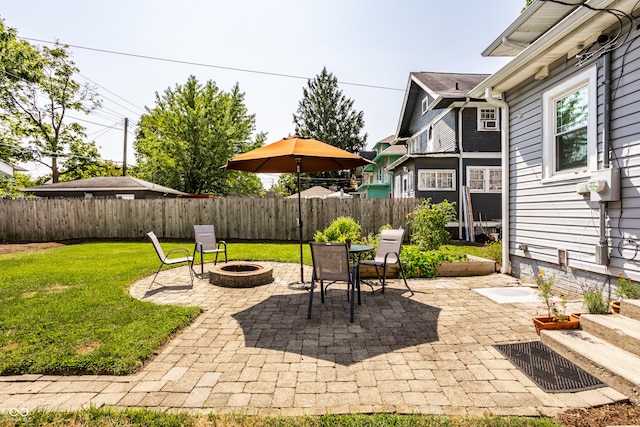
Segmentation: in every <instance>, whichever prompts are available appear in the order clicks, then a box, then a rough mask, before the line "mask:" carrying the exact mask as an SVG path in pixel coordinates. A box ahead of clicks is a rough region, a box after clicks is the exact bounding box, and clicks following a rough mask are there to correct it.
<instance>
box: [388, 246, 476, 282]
mask: <svg viewBox="0 0 640 427" xmlns="http://www.w3.org/2000/svg"><path fill="white" fill-rule="evenodd" d="M466 259H467V257H466V255H456V254H445V253H444V252H442V251H422V250H420V249H418V248H415V247H410V246H404V247H403V248H402V252H400V260H401V261H402V265H403V266H404V272H405V274H406V275H407V277H426V278H431V277H436V275H437V267H438V266H439V265H440V264H442V263H443V262H454V261H464V260H466Z"/></svg>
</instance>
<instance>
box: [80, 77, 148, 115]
mask: <svg viewBox="0 0 640 427" xmlns="http://www.w3.org/2000/svg"><path fill="white" fill-rule="evenodd" d="M78 75H79V76H81V77H83V78H84V79H86V80H89V81H90V82H91V83H93V84H94V85H96V86H98V87H101V88H102V89H104V90H106V91H107V92H109V93H110V94H112V95H114V96H117V97H118V98H120V99H121V100H123V101H124V102H126V103H127V104H130V105H132V106H134V107H135V108H137V109H138V110H140V111H142V112H143V113H144V112H145V110H144V108H140V107H139V106H137V105H136V104H134V103H133V102H131V101H129V100H127V99H125V98H123V97H121V96H120V95H118V94H117V93H115V92H113V91H111V90H109V89H107V88H106V87H104V86H102V85H101V84H100V83H96V82H95V81H93V80H91V79H90V78H89V77H87V76H85V75H83V74H82V73H78ZM102 97H103V98H105V99H109V98H107V97H106V96H104V95H102ZM109 101H111V102H113V103H114V104H116V105H117V106H119V107H122V108H124V109H125V110H128V111H130V112H132V113H133V114H138V113H137V112H135V111H133V110H129V109H128V108H127V107H125V106H123V105H120V104H118V103H117V102H115V101H113V100H111V99H109ZM138 115H139V114H138Z"/></svg>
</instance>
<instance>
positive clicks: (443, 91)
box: [411, 72, 489, 96]
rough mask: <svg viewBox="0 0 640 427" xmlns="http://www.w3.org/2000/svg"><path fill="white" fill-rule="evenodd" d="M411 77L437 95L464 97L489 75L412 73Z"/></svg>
mask: <svg viewBox="0 0 640 427" xmlns="http://www.w3.org/2000/svg"><path fill="white" fill-rule="evenodd" d="M411 76H412V77H414V78H415V79H417V80H418V81H419V82H420V83H421V84H422V85H423V86H425V87H426V88H428V89H429V90H430V91H431V92H434V93H436V94H438V95H443V96H464V95H465V94H466V93H467V92H468V91H470V90H471V89H473V88H474V87H476V86H477V85H478V84H480V82H482V81H483V80H484V79H486V78H487V77H489V74H462V73H434V72H413V73H411Z"/></svg>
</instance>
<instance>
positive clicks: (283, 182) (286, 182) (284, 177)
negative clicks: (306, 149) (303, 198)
mask: <svg viewBox="0 0 640 427" xmlns="http://www.w3.org/2000/svg"><path fill="white" fill-rule="evenodd" d="M297 179H298V178H297V176H296V174H295V173H283V174H281V175H280V177H279V178H278V183H277V184H276V185H275V186H274V187H273V191H274V192H275V193H276V194H277V195H279V196H282V197H287V196H290V195H292V194H294V193H297V192H298V181H297ZM300 186H301V187H302V182H301V183H300Z"/></svg>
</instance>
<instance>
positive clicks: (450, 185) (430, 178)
mask: <svg viewBox="0 0 640 427" xmlns="http://www.w3.org/2000/svg"><path fill="white" fill-rule="evenodd" d="M455 178H456V171H455V170H453V169H420V170H419V171H418V191H428V190H437V191H455V189H456V179H455Z"/></svg>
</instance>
